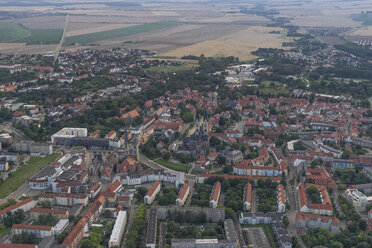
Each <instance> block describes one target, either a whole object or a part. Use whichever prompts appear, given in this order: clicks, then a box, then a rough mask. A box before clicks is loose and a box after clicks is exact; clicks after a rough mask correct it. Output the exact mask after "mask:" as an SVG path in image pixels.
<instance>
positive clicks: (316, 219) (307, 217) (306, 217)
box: [296, 212, 341, 233]
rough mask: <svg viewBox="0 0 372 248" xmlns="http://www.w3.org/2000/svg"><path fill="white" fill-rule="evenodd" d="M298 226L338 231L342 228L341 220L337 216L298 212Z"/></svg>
mask: <svg viewBox="0 0 372 248" xmlns="http://www.w3.org/2000/svg"><path fill="white" fill-rule="evenodd" d="M296 228H306V229H307V228H309V229H316V228H323V229H326V230H329V231H330V232H332V233H336V232H339V231H340V229H341V222H340V221H339V219H337V218H336V217H330V216H323V215H317V214H309V213H301V212H297V214H296Z"/></svg>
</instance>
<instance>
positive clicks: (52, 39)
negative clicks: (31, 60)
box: [16, 29, 63, 44]
mask: <svg viewBox="0 0 372 248" xmlns="http://www.w3.org/2000/svg"><path fill="white" fill-rule="evenodd" d="M30 33H31V35H30V36H29V37H27V38H24V39H19V40H17V41H16V42H21V43H27V44H57V43H59V41H60V40H61V37H62V33H63V29H31V30H30Z"/></svg>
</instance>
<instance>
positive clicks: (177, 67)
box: [147, 64, 195, 73]
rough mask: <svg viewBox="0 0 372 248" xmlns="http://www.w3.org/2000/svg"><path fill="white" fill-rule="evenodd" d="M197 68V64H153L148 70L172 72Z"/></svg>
mask: <svg viewBox="0 0 372 248" xmlns="http://www.w3.org/2000/svg"><path fill="white" fill-rule="evenodd" d="M194 68H195V64H183V65H173V66H152V67H150V68H149V69H147V71H149V72H157V73H159V72H164V73H172V72H179V71H186V70H192V69H194Z"/></svg>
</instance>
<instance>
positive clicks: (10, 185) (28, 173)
mask: <svg viewBox="0 0 372 248" xmlns="http://www.w3.org/2000/svg"><path fill="white" fill-rule="evenodd" d="M58 156H59V154H57V153H53V154H51V155H49V156H47V157H32V158H31V159H30V160H29V161H28V162H27V163H26V164H25V165H23V166H22V167H21V168H20V169H18V170H17V171H16V172H14V173H13V174H12V176H11V177H8V178H7V179H6V180H5V181H4V182H3V183H2V184H1V185H0V198H5V197H7V196H8V195H9V194H10V193H12V192H13V191H15V190H16V189H17V188H18V187H20V186H21V185H22V184H24V183H25V182H27V180H28V179H29V178H30V177H32V176H33V175H35V174H36V173H37V172H38V171H39V170H41V169H42V168H44V167H45V166H46V165H48V164H50V163H51V162H53V161H54V160H55V159H56V158H57V157H58Z"/></svg>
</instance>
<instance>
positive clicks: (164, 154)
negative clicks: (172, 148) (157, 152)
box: [161, 152, 171, 160]
mask: <svg viewBox="0 0 372 248" xmlns="http://www.w3.org/2000/svg"><path fill="white" fill-rule="evenodd" d="M170 155H171V154H170V152H162V153H161V157H162V158H163V159H164V160H169V159H170Z"/></svg>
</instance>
